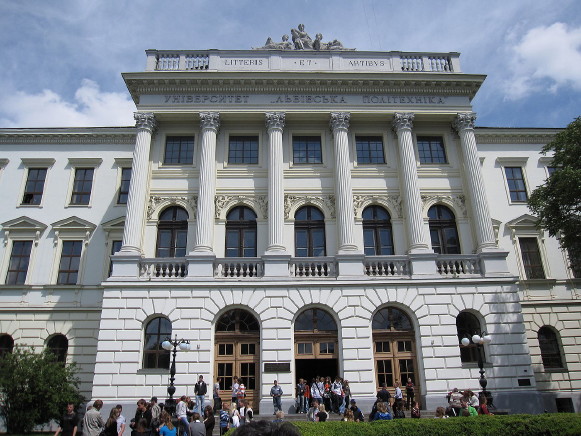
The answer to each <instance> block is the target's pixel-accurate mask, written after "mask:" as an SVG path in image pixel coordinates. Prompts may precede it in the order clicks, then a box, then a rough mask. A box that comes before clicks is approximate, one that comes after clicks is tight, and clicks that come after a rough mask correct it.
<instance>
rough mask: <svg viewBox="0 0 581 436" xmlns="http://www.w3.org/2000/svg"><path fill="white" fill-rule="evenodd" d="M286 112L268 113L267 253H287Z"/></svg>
mask: <svg viewBox="0 0 581 436" xmlns="http://www.w3.org/2000/svg"><path fill="white" fill-rule="evenodd" d="M284 123H285V114H284V112H269V113H267V114H266V128H267V130H268V248H267V249H266V251H267V253H286V247H285V246H284V186H283V181H284V178H283V167H282V132H283V129H284Z"/></svg>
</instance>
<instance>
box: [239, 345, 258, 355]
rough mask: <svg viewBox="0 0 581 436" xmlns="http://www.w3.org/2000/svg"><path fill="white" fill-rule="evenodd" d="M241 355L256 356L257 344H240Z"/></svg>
mask: <svg viewBox="0 0 581 436" xmlns="http://www.w3.org/2000/svg"><path fill="white" fill-rule="evenodd" d="M240 354H241V355H243V356H254V355H255V354H256V344H240Z"/></svg>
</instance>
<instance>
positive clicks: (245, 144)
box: [228, 136, 258, 164]
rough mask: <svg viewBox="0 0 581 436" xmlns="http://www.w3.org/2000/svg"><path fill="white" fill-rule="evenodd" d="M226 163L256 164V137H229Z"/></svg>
mask: <svg viewBox="0 0 581 436" xmlns="http://www.w3.org/2000/svg"><path fill="white" fill-rule="evenodd" d="M228 163H230V164H257V163H258V136H231V137H230V147H229V149H228Z"/></svg>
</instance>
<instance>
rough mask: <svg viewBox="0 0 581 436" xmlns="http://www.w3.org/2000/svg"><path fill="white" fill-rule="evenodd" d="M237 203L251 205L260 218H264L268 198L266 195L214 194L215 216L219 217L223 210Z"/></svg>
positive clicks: (266, 214)
mask: <svg viewBox="0 0 581 436" xmlns="http://www.w3.org/2000/svg"><path fill="white" fill-rule="evenodd" d="M237 204H245V205H249V206H251V207H252V209H253V210H254V211H255V212H259V213H257V215H260V217H261V218H263V219H266V217H267V216H268V200H267V198H266V195H256V196H253V197H251V196H248V195H216V197H215V199H214V205H215V218H216V219H220V217H221V216H222V212H223V211H224V210H228V209H230V208H231V207H232V206H234V205H237Z"/></svg>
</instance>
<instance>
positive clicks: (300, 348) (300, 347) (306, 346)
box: [297, 342, 313, 354]
mask: <svg viewBox="0 0 581 436" xmlns="http://www.w3.org/2000/svg"><path fill="white" fill-rule="evenodd" d="M297 353H298V354H313V344H312V342H299V343H298V344H297Z"/></svg>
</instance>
